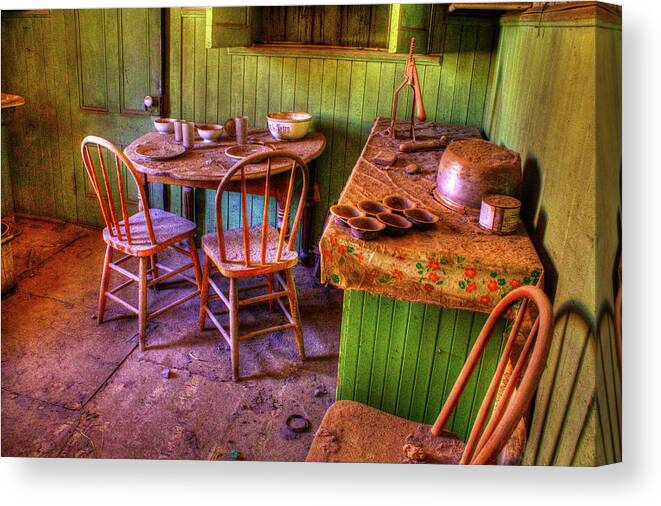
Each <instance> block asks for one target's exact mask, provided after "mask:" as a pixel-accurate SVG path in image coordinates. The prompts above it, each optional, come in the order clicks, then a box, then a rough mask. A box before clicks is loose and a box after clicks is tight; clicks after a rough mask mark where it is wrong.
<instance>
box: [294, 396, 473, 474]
mask: <svg viewBox="0 0 661 506" xmlns="http://www.w3.org/2000/svg"><path fill="white" fill-rule="evenodd" d="M430 430H431V425H426V424H422V423H417V422H413V421H411V420H405V419H403V418H399V417H398V416H395V415H391V414H389V413H385V412H383V411H380V410H378V409H376V408H372V407H370V406H367V405H365V404H361V403H359V402H355V401H337V402H336V403H335V404H333V405H332V406H331V407H330V409H329V410H328V411H327V412H326V414H325V415H324V418H323V420H322V421H321V425H320V426H319V430H318V431H317V433H316V434H315V437H314V440H313V441H312V446H311V447H310V451H309V452H308V456H307V458H306V460H307V461H308V462H363V463H364V462H368V463H381V464H398V463H404V462H414V461H421V462H425V463H433V464H458V463H459V461H460V460H461V455H462V453H463V451H464V447H465V445H464V442H463V441H461V440H460V439H459V438H457V437H456V436H455V435H453V434H450V433H448V432H444V433H443V434H442V435H441V436H438V437H434V436H432V435H431V432H430ZM419 449H422V451H423V452H424V458H421V459H420V458H419V454H418V457H414V458H413V459H411V456H415V455H416V453H417V452H418V451H419Z"/></svg>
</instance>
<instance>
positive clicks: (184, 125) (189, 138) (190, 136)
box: [181, 121, 195, 149]
mask: <svg viewBox="0 0 661 506" xmlns="http://www.w3.org/2000/svg"><path fill="white" fill-rule="evenodd" d="M181 135H182V141H183V143H184V147H185V148H186V149H190V148H192V147H193V146H194V145H195V123H193V122H192V121H182V122H181Z"/></svg>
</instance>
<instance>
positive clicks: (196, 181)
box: [124, 129, 326, 263]
mask: <svg viewBox="0 0 661 506" xmlns="http://www.w3.org/2000/svg"><path fill="white" fill-rule="evenodd" d="M249 141H250V142H251V143H257V144H262V145H267V146H270V147H271V148H273V149H276V150H277V149H284V150H288V151H291V152H293V153H295V154H297V155H298V156H300V157H301V158H302V159H303V160H304V161H305V162H306V163H309V162H311V161H313V160H314V159H316V158H317V157H319V155H321V153H322V152H323V150H324V148H325V147H326V138H325V137H324V134H323V133H321V132H311V133H308V134H307V135H306V136H305V137H303V138H302V139H299V140H296V141H278V140H276V139H275V138H274V137H272V136H271V135H270V133H269V132H268V130H263V129H252V130H250V131H249ZM174 142H175V141H174V134H162V133H159V132H149V133H147V134H145V135H142V136H141V137H139V138H137V139H136V140H135V141H133V142H132V143H131V144H129V145H128V146H127V147H126V149H125V150H124V152H125V153H126V155H127V156H128V158H129V159H130V160H131V161H132V162H133V164H134V166H135V168H136V169H137V170H138V172H140V173H141V174H142V176H143V181H142V184H143V185H144V187H145V190H146V191H147V190H148V183H163V184H169V185H178V186H182V187H183V197H182V200H183V213H182V214H183V215H184V217H185V218H187V219H189V220H191V221H195V218H194V216H195V210H194V205H195V204H194V193H193V189H194V188H203V189H213V190H215V189H216V188H218V184H219V183H220V181H221V180H222V178H223V177H224V175H225V174H226V173H227V171H228V170H229V169H230V168H231V167H232V166H233V165H234V163H236V160H235V159H232V158H230V157H228V156H227V155H226V154H225V150H226V149H227V148H228V147H230V146H233V145H235V140H234V139H233V138H221V139H220V140H219V142H214V143H205V142H203V141H201V140H199V141H198V142H196V143H195V147H194V148H193V149H189V150H187V151H186V152H185V153H184V154H183V155H181V156H178V157H176V158H173V159H170V160H162V161H154V160H148V159H145V158H143V157H141V156H140V155H138V154H137V153H136V151H135V150H136V148H138V147H139V146H141V145H144V144H148V143H150V144H158V143H174ZM278 169H281V170H284V169H285V165H282V166H281V167H279V166H278V165H277V164H274V165H273V168H272V174H273V176H272V180H271V194H272V195H273V196H274V197H275V199H276V201H277V204H278V216H279V219H281V218H282V207H283V205H284V202H285V198H286V197H285V193H286V189H287V184H288V179H287V178H286V177H279V175H278ZM265 171H266V164H265V163H264V164H257V165H253V166H250V167H249V168H248V169H247V171H246V178H247V180H248V185H247V189H248V192H249V193H251V194H255V195H263V194H264V186H263V183H264V178H263V176H264V173H265ZM238 179H239V178H238V177H237V180H238ZM236 190H237V191H239V186H238V182H237V186H236ZM312 205H313V204H312V192H311V189H310V191H308V195H307V197H306V204H305V209H304V212H303V222H302V224H301V261H302V262H303V263H306V262H307V263H309V259H310V255H309V244H310V229H311V212H312Z"/></svg>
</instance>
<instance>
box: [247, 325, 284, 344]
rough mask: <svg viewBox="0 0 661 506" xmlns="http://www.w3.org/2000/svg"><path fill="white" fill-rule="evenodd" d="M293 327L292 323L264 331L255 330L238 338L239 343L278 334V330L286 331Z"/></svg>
mask: <svg viewBox="0 0 661 506" xmlns="http://www.w3.org/2000/svg"><path fill="white" fill-rule="evenodd" d="M294 327H295V325H294V324H293V323H284V324H282V325H276V326H275V327H267V328H265V329H259V330H255V331H253V332H248V333H247V334H244V335H242V336H239V341H245V340H247V339H252V338H253V337H257V336H261V335H264V334H270V333H272V332H278V331H280V330H287V329H291V328H294Z"/></svg>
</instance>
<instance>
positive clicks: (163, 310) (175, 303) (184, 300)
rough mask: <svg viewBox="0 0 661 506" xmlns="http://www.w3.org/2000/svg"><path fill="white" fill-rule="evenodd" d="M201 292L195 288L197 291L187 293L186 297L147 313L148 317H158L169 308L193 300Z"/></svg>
mask: <svg viewBox="0 0 661 506" xmlns="http://www.w3.org/2000/svg"><path fill="white" fill-rule="evenodd" d="M199 293H200V291H199V290H195V291H193V292H191V293H189V294H188V295H185V296H184V297H182V298H180V299H177V300H175V301H174V302H172V303H170V304H168V305H167V306H165V307H162V308H161V309H158V310H156V311H154V312H153V313H150V314H148V315H147V319H152V318H156V317H157V316H160V315H162V314H163V313H165V312H166V311H169V310H170V309H172V308H173V307H176V306H178V305H179V304H183V303H184V302H186V301H189V300H191V299H192V298H193V297H195V296H196V295H199Z"/></svg>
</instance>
